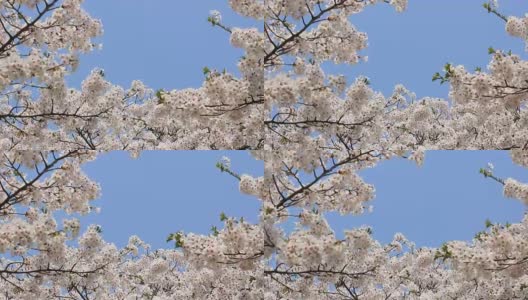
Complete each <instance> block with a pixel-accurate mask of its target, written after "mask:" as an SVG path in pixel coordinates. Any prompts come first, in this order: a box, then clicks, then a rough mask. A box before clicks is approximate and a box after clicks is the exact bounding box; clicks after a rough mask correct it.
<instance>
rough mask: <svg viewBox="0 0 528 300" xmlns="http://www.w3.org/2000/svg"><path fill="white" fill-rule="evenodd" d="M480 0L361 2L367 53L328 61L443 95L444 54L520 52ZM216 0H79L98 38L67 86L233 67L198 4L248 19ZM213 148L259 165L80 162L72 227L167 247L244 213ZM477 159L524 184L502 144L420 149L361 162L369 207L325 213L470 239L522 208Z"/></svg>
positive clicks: (222, 38) (343, 69)
mask: <svg viewBox="0 0 528 300" xmlns="http://www.w3.org/2000/svg"><path fill="white" fill-rule="evenodd" d="M483 2H485V1H484V0H464V1H460V0H419V1H418V0H410V1H409V9H408V10H407V11H406V12H404V13H403V14H398V13H396V12H394V10H393V9H392V8H391V7H387V6H386V5H383V4H380V5H376V6H375V7H371V8H369V9H367V10H366V11H365V12H363V13H361V14H359V15H356V16H353V17H352V22H353V23H354V24H356V26H357V27H358V29H359V30H362V31H365V32H367V33H368V35H369V48H368V49H366V50H365V51H364V52H363V54H364V55H367V56H369V61H368V62H367V63H361V64H360V65H357V66H352V67H351V66H329V67H328V69H329V71H332V72H340V73H344V74H346V75H349V76H350V77H351V78H353V76H356V75H367V76H369V77H370V78H371V82H372V86H373V88H374V89H377V90H380V91H382V92H383V93H384V94H389V93H390V92H391V91H392V88H393V86H394V85H395V84H397V83H403V84H404V85H406V86H407V87H408V88H409V89H411V90H413V91H415V92H416V93H417V94H418V96H419V97H421V96H436V97H445V96H446V94H447V87H446V86H440V85H439V84H438V83H433V82H431V77H432V75H433V73H435V72H437V71H440V70H441V68H442V66H443V65H444V64H445V63H446V62H452V63H455V64H464V65H466V66H467V67H468V69H472V68H474V67H477V66H481V67H485V66H486V65H487V63H488V62H489V55H488V54H487V48H488V47H489V46H493V47H495V48H497V49H506V50H509V49H512V50H513V52H515V53H518V54H523V49H524V44H523V42H522V41H521V40H519V39H514V38H510V37H508V36H507V34H506V33H505V31H504V22H503V21H502V20H500V19H498V18H497V17H495V16H492V15H489V14H488V13H487V12H486V11H485V10H484V9H483V8H482V7H481V5H482V3H483ZM226 3H227V1H216V0H200V1H163V0H149V1H146V0H142V1H140V0H134V1H131V0H112V1H95V0H88V1H86V2H85V5H84V6H85V8H86V9H87V10H88V11H89V12H90V13H91V14H92V15H93V16H95V17H97V18H100V19H101V20H102V22H103V25H104V28H105V34H104V36H103V37H102V38H101V39H100V40H99V42H102V43H103V44H104V48H103V50H101V51H96V52H95V53H91V54H89V55H86V56H83V58H82V60H81V67H80V69H79V72H78V73H76V74H75V75H72V76H71V78H70V83H71V84H72V85H73V86H78V85H79V84H80V81H81V80H82V78H84V77H85V76H86V75H87V74H88V73H89V71H90V70H91V69H92V68H95V67H100V68H103V69H105V73H106V76H107V78H108V79H109V80H110V81H112V82H114V83H116V84H120V85H124V86H128V85H129V84H130V82H131V81H132V80H134V79H140V80H143V81H144V82H145V83H146V84H147V85H148V86H150V87H152V88H154V89H158V88H164V89H173V88H186V87H198V86H200V85H201V83H202V81H203V74H202V68H203V67H204V66H208V67H210V68H218V69H223V68H224V67H226V68H227V69H228V70H230V71H235V70H236V65H235V64H236V61H237V59H238V58H239V57H240V56H241V55H242V52H241V51H240V50H236V49H233V48H232V47H231V46H230V45H229V40H228V35H227V34H226V33H225V32H223V31H222V30H220V29H218V28H212V27H211V25H210V24H208V23H207V22H206V19H207V16H208V14H209V10H211V9H217V10H220V11H221V12H222V14H223V20H224V23H226V24H227V25H231V26H240V27H244V26H248V25H250V24H252V23H251V22H252V21H251V20H247V19H244V18H242V17H239V16H237V15H234V14H233V13H231V12H230V9H229V8H228V6H227V4H226ZM501 10H503V11H504V12H505V13H506V14H514V15H522V14H523V13H524V12H526V11H528V2H526V1H521V0H511V1H501ZM253 25H254V26H257V27H260V25H259V24H254V23H253ZM523 56H525V55H524V54H523ZM223 155H227V156H230V157H231V158H232V161H233V166H234V169H235V170H236V171H238V172H240V173H249V174H255V175H259V174H261V173H262V164H261V163H259V162H255V161H254V160H253V159H252V158H251V157H250V155H249V153H246V152H223V151H218V152H201V151H199V152H182V151H177V152H147V153H144V154H143V155H142V156H141V157H140V158H139V159H137V160H132V159H130V158H129V157H128V154H126V153H119V152H116V153H110V154H105V155H103V156H101V157H100V158H99V159H98V160H96V161H95V162H91V163H89V164H87V165H86V166H85V170H86V172H87V173H88V175H89V176H90V177H91V178H93V179H94V180H96V181H98V182H100V184H101V185H102V187H103V196H102V198H101V199H100V200H98V201H97V202H98V203H97V205H98V206H100V207H101V208H102V212H101V213H100V214H98V215H93V216H88V217H85V218H83V219H82V220H83V224H89V223H98V224H101V225H102V226H103V230H104V236H105V238H106V239H107V240H109V241H113V242H116V243H117V244H118V245H121V246H122V245H124V244H125V243H126V240H127V239H128V236H129V235H131V234H138V235H139V236H140V237H142V238H143V239H144V240H146V241H147V242H149V243H151V244H152V245H153V246H154V247H155V248H157V247H165V246H167V245H166V244H165V242H164V241H165V238H166V235H167V234H168V233H169V232H173V231H177V230H184V231H186V232H200V233H207V232H208V230H209V228H210V226H211V225H219V221H218V215H219V213H220V212H222V211H224V212H226V213H227V214H228V215H232V216H237V217H240V216H244V218H246V219H249V220H252V221H255V220H256V212H257V211H258V202H257V201H256V200H254V199H251V198H250V197H244V196H241V195H240V194H239V192H238V188H237V182H236V180H234V178H231V177H230V176H228V175H226V174H221V173H220V172H219V171H218V170H217V169H216V168H215V166H214V165H215V163H216V161H217V160H218V159H220V158H221V157H222V156H223ZM487 162H493V163H494V164H495V166H496V172H497V174H498V175H500V176H514V177H517V178H519V179H521V180H524V181H526V182H528V174H527V172H526V170H524V169H522V168H519V167H516V166H514V165H512V163H511V162H510V160H509V158H508V154H507V153H506V152H469V151H468V152H459V151H457V152H429V153H427V156H426V161H425V164H424V165H423V166H422V167H421V168H419V167H417V166H416V165H415V164H413V163H412V162H409V161H405V160H394V161H389V162H385V163H383V164H381V165H379V166H378V167H376V168H374V169H371V170H368V171H365V172H364V174H363V175H364V177H365V180H367V181H368V182H370V183H373V184H374V185H375V186H376V190H377V192H376V193H377V198H376V200H375V201H374V202H373V205H374V212H373V213H372V214H370V215H366V216H361V217H350V216H349V217H339V216H337V215H334V214H332V215H331V216H330V222H331V224H332V225H333V226H334V227H335V229H336V231H337V232H341V231H342V229H345V228H350V227H353V226H356V225H362V224H367V225H372V226H373V227H374V228H373V229H374V234H375V236H376V237H377V238H379V239H381V240H382V241H384V242H387V241H389V240H390V237H391V236H392V235H393V234H394V233H395V232H402V233H404V234H405V235H407V236H408V237H409V238H410V239H411V240H414V241H415V242H417V244H418V245H430V246H437V245H439V244H441V243H442V242H443V241H445V240H450V239H470V238H471V237H472V236H473V235H474V234H475V233H476V232H477V231H479V230H481V229H482V228H483V227H484V221H485V219H486V218H489V219H491V220H492V221H498V222H505V221H510V222H516V221H519V220H520V218H521V217H522V214H523V212H524V208H523V206H522V205H521V204H520V203H518V202H516V201H514V200H507V199H504V198H503V197H502V191H501V187H500V186H499V184H497V183H496V182H493V181H491V180H489V179H488V180H486V179H484V178H483V177H482V175H480V174H478V170H479V168H481V167H484V166H486V164H487Z"/></svg>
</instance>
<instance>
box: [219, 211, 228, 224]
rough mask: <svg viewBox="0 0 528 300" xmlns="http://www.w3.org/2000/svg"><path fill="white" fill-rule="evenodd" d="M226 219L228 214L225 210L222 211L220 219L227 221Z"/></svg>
mask: <svg viewBox="0 0 528 300" xmlns="http://www.w3.org/2000/svg"><path fill="white" fill-rule="evenodd" d="M226 220H227V216H226V214H225V213H224V212H221V213H220V221H221V222H224V221H226Z"/></svg>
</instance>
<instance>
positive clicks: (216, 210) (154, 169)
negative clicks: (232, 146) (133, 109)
mask: <svg viewBox="0 0 528 300" xmlns="http://www.w3.org/2000/svg"><path fill="white" fill-rule="evenodd" d="M222 156H227V157H230V158H231V160H232V169H233V170H235V171H236V172H238V173H240V174H250V175H253V176H262V175H263V171H264V169H263V164H262V162H259V161H256V160H255V159H253V158H252V157H251V155H250V153H249V152H245V151H146V152H143V153H142V154H141V156H140V157H139V158H138V159H132V158H131V157H130V155H129V154H128V153H127V152H123V151H115V152H110V153H105V154H101V155H100V157H98V158H97V159H96V160H95V161H92V162H89V163H87V164H85V165H84V167H83V170H84V171H85V172H86V174H87V175H88V176H89V177H90V178H91V179H93V180H95V181H96V182H98V183H99V184H100V185H101V188H102V197H101V198H100V199H98V200H96V201H94V202H93V205H95V206H98V207H100V208H101V212H100V213H99V214H95V213H94V214H91V215H88V216H84V217H81V220H82V224H83V226H86V225H88V224H99V225H101V226H102V228H103V234H104V237H105V239H106V240H108V241H111V242H114V243H116V244H117V245H120V246H124V245H126V243H127V242H128V237H129V236H130V235H133V234H136V235H138V236H139V237H141V238H143V239H144V240H145V241H147V242H148V243H150V244H151V245H152V246H153V247H154V248H161V247H167V244H166V243H165V239H166V238H167V236H168V234H169V233H171V232H176V231H179V230H183V231H185V232H196V233H203V234H208V233H210V231H209V230H210V228H211V226H212V225H216V226H218V227H220V225H221V222H220V221H219V216H220V213H222V212H224V213H225V214H226V215H228V216H232V217H237V218H240V217H244V219H246V220H248V221H250V222H252V223H255V222H256V221H257V217H258V210H259V207H260V206H259V205H260V203H259V201H258V200H257V199H255V198H253V197H249V196H245V195H242V194H240V193H239V191H238V180H237V179H236V178H234V177H231V176H230V175H228V174H227V173H221V172H220V170H218V169H217V168H216V167H215V164H216V162H217V161H219V160H220V159H221V158H222Z"/></svg>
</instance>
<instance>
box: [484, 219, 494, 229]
mask: <svg viewBox="0 0 528 300" xmlns="http://www.w3.org/2000/svg"><path fill="white" fill-rule="evenodd" d="M484 224H485V225H486V228H490V227H491V226H493V223H492V222H491V221H490V219H486V222H485V223H484Z"/></svg>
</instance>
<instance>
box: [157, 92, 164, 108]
mask: <svg viewBox="0 0 528 300" xmlns="http://www.w3.org/2000/svg"><path fill="white" fill-rule="evenodd" d="M164 93H165V91H164V90H163V89H159V90H157V91H156V98H158V104H163V103H165V97H164V96H163V94H164Z"/></svg>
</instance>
